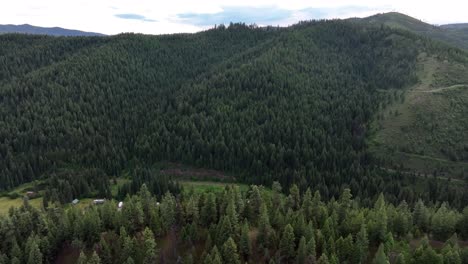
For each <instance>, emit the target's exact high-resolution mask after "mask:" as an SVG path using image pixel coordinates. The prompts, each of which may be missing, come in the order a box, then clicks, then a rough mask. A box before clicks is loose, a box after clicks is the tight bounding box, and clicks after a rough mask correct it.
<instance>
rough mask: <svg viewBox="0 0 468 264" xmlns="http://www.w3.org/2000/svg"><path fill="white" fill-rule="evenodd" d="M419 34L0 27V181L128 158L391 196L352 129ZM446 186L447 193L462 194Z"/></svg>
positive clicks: (313, 26) (420, 44)
mask: <svg viewBox="0 0 468 264" xmlns="http://www.w3.org/2000/svg"><path fill="white" fill-rule="evenodd" d="M427 42H428V40H424V39H421V38H419V37H417V36H416V35H412V34H410V33H408V32H404V31H399V30H395V29H390V28H386V27H382V28H378V27H375V28H374V27H366V26H362V25H355V24H353V23H349V22H346V21H312V22H306V23H300V24H298V25H295V26H293V27H290V28H283V29H279V28H272V27H269V28H256V27H249V26H245V25H243V24H232V25H230V26H229V27H224V26H219V27H217V28H216V29H212V30H208V31H205V32H201V33H197V34H192V35H184V34H182V35H167V36H144V35H134V34H124V35H118V36H113V37H106V38H86V37H84V38H51V37H41V36H22V35H2V36H0V43H1V44H2V45H0V76H2V77H1V78H0V79H1V82H0V190H2V189H3V190H5V189H9V188H12V187H14V186H17V185H18V184H20V183H24V182H28V181H31V180H34V179H38V178H40V177H43V178H48V177H49V175H52V174H59V173H60V169H62V168H69V167H73V168H79V169H81V168H83V169H85V170H95V169H98V170H102V171H103V172H104V173H105V174H107V175H111V176H116V175H118V174H119V173H121V171H122V169H124V168H127V167H128V165H129V162H131V161H132V160H134V159H136V160H138V161H140V162H142V163H148V164H152V163H154V162H155V161H161V160H169V161H177V162H182V163H186V164H190V165H195V166H202V167H208V168H214V169H219V170H223V171H229V172H232V173H235V174H236V175H238V176H239V177H238V178H239V179H241V180H244V181H246V182H251V183H263V184H271V182H272V181H273V180H279V181H280V182H281V183H282V184H283V185H284V186H290V185H291V184H292V183H296V184H298V186H299V187H300V189H301V191H305V189H306V187H307V186H309V185H311V186H314V189H316V190H320V191H321V193H322V194H323V195H324V196H325V197H327V198H328V197H331V196H333V195H335V196H337V195H339V193H340V191H341V190H342V189H343V188H344V187H346V186H349V187H351V189H352V190H353V192H354V193H355V194H356V195H357V196H362V197H370V198H372V197H374V196H376V195H377V194H378V193H380V192H381V191H385V193H390V194H392V195H393V199H401V198H402V197H400V196H402V194H401V192H400V191H399V190H400V189H404V187H405V183H404V182H397V183H392V184H397V186H390V185H385V186H380V187H379V188H375V187H373V186H379V185H382V184H380V183H381V182H387V183H389V182H392V181H391V180H390V179H389V178H398V177H399V176H398V175H397V176H386V175H385V174H389V173H387V172H382V171H381V170H378V169H372V168H371V167H369V166H368V164H369V155H368V154H367V151H366V149H367V148H366V136H367V134H368V132H367V131H368V124H369V121H370V119H371V118H372V116H373V115H374V113H375V111H376V110H377V109H378V107H379V104H380V103H381V102H382V101H383V100H384V98H382V94H381V93H378V92H377V89H385V88H389V87H392V88H400V87H403V86H405V85H409V84H411V83H413V82H415V81H416V77H415V71H414V68H415V65H416V57H417V54H418V52H420V51H421V50H426V51H427V52H431V49H430V48H428V47H427V45H426V44H427ZM25 43H30V44H29V45H25ZM78 181H79V180H78ZM103 182H105V181H103ZM70 183H71V182H70ZM139 184H141V182H139V183H138V185H136V186H139ZM88 185H90V186H91V185H96V184H91V183H88ZM71 188H81V187H76V186H72V187H71ZM83 188H85V187H84V186H83ZM438 188H439V187H438ZM447 188H448V187H447ZM450 188H452V189H450V192H448V193H455V194H457V193H460V191H459V190H456V188H454V187H450ZM135 189H136V188H133V190H134V191H135ZM426 191H427V189H426V190H423V191H421V193H424V192H426ZM101 192H102V193H103V194H106V192H107V190H105V187H102V188H101ZM72 193H74V192H72ZM440 193H444V192H437V193H434V192H431V196H430V197H429V200H432V201H435V200H437V199H440V198H441V197H439V196H438V195H439V194H440ZM418 195H419V194H418ZM454 196H455V198H454V197H448V199H447V200H449V201H450V202H451V203H455V204H457V205H461V204H463V201H466V197H463V196H462V195H458V194H457V195H454ZM65 198H66V199H68V198H69V197H62V198H60V199H65ZM406 198H408V200H410V198H409V197H406ZM413 199H414V200H415V198H413Z"/></svg>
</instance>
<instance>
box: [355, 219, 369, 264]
mask: <svg viewBox="0 0 468 264" xmlns="http://www.w3.org/2000/svg"><path fill="white" fill-rule="evenodd" d="M356 251H357V252H356V253H357V260H358V261H359V262H360V263H365V261H366V260H367V255H368V251H369V239H368V238H367V230H366V225H365V224H362V225H361V230H359V233H358V234H357V236H356Z"/></svg>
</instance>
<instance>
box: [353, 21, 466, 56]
mask: <svg viewBox="0 0 468 264" xmlns="http://www.w3.org/2000/svg"><path fill="white" fill-rule="evenodd" d="M351 20H356V21H358V22H364V23H371V24H384V25H387V26H390V27H394V28H401V29H405V30H409V31H412V32H415V33H417V34H421V35H424V36H426V37H429V38H433V39H435V40H438V41H442V42H445V43H447V44H449V45H452V46H455V47H458V48H461V49H468V23H461V24H447V25H441V26H435V25H431V24H428V23H425V22H423V21H421V20H418V19H416V18H413V17H410V16H407V15H404V14H401V13H397V12H390V13H383V14H377V15H373V16H370V17H365V18H362V19H351Z"/></svg>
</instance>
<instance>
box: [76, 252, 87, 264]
mask: <svg viewBox="0 0 468 264" xmlns="http://www.w3.org/2000/svg"><path fill="white" fill-rule="evenodd" d="M86 263H88V260H87V258H86V255H85V254H84V253H83V251H80V256H79V257H78V260H77V261H76V264H86Z"/></svg>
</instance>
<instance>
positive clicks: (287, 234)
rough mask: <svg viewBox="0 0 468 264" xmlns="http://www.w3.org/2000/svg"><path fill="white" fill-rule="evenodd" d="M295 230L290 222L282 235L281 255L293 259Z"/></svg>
mask: <svg viewBox="0 0 468 264" xmlns="http://www.w3.org/2000/svg"><path fill="white" fill-rule="evenodd" d="M294 241H295V238H294V230H293V228H292V226H291V225H290V224H288V225H286V227H285V228H284V231H283V235H282V236H281V241H280V248H279V250H280V252H281V256H283V257H285V259H287V260H291V259H293V258H294V256H295V250H294V248H295V246H294V243H295V242H294Z"/></svg>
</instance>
